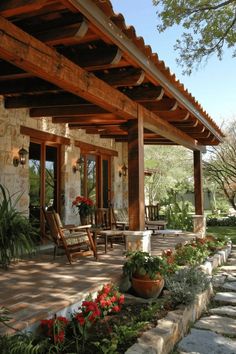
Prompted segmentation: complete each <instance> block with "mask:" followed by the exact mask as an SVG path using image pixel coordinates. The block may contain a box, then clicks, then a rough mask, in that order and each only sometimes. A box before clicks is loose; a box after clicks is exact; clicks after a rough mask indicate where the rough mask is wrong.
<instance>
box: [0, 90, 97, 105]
mask: <svg viewBox="0 0 236 354" xmlns="http://www.w3.org/2000/svg"><path fill="white" fill-rule="evenodd" d="M0 86H1V85H0ZM89 103H90V102H88V101H86V100H84V99H83V98H81V97H78V96H75V95H72V94H71V93H66V92H62V93H48V94H37V95H34V96H32V95H26V94H23V95H21V96H17V97H5V100H4V104H5V108H33V107H35V108H36V107H57V106H74V105H79V104H89Z"/></svg>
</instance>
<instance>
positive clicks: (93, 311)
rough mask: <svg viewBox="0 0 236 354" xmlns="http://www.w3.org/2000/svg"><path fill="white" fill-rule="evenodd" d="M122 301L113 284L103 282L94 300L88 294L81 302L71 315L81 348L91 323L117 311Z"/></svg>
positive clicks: (122, 298) (87, 335) (122, 297)
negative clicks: (77, 310)
mask: <svg viewBox="0 0 236 354" xmlns="http://www.w3.org/2000/svg"><path fill="white" fill-rule="evenodd" d="M124 301H125V298H124V295H123V294H121V293H120V292H119V291H118V289H117V288H116V287H115V286H114V285H113V284H105V285H103V288H102V289H101V290H100V291H99V292H98V294H97V297H96V299H95V300H93V299H92V298H91V295H90V296H89V297H88V298H87V299H86V300H85V301H83V302H82V306H81V307H80V308H79V312H78V313H75V314H74V316H73V321H74V324H75V326H76V327H77V328H78V329H79V332H80V334H81V336H82V347H83V348H84V344H85V342H86V340H87V339H88V337H89V330H90V328H91V327H92V325H93V324H94V323H95V322H96V321H97V320H98V319H101V318H104V317H105V316H106V315H107V314H108V313H112V312H119V311H120V310H121V306H122V304H123V303H124Z"/></svg>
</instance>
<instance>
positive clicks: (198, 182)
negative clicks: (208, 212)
mask: <svg viewBox="0 0 236 354" xmlns="http://www.w3.org/2000/svg"><path fill="white" fill-rule="evenodd" d="M193 161H194V195H195V214H196V215H203V183H202V154H201V152H200V151H194V152H193Z"/></svg>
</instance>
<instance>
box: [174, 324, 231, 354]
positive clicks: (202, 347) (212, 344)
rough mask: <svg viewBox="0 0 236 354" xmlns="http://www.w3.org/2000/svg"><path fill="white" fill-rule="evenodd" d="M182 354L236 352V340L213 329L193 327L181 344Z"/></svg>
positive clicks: (224, 353) (226, 353) (223, 353)
mask: <svg viewBox="0 0 236 354" xmlns="http://www.w3.org/2000/svg"><path fill="white" fill-rule="evenodd" d="M178 350H179V351H180V353H181V354H187V353H188V354H235V353H236V341H234V340H232V339H230V338H226V337H223V336H221V335H218V334H216V333H214V332H211V331H203V330H198V329H194V328H193V329H192V330H191V333H190V334H189V335H188V336H187V337H185V338H184V339H183V340H182V341H181V342H180V343H179V344H178Z"/></svg>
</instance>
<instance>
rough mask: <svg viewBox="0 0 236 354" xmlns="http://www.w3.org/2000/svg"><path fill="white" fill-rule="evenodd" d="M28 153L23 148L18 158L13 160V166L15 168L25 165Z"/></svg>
mask: <svg viewBox="0 0 236 354" xmlns="http://www.w3.org/2000/svg"><path fill="white" fill-rule="evenodd" d="M27 155H28V151H27V150H26V149H24V148H23V147H22V148H21V149H20V150H19V151H18V156H15V157H14V158H13V165H14V166H15V167H17V166H19V165H25V164H26V160H27Z"/></svg>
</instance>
